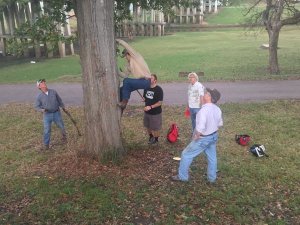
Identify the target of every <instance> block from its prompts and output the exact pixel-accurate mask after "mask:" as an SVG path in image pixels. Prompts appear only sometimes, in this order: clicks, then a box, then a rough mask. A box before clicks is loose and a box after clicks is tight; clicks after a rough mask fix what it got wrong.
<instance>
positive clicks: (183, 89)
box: [0, 80, 300, 105]
mask: <svg viewBox="0 0 300 225" xmlns="http://www.w3.org/2000/svg"><path fill="white" fill-rule="evenodd" d="M203 84H204V85H205V86H206V87H209V88H217V89H218V90H219V91H220V92H221V94H222V96H221V99H220V103H226V102H262V101H268V100H273V99H300V80H265V81H237V82H205V83H203ZM187 86H188V84H187V83H165V84H161V87H162V88H163V90H164V104H166V105H183V104H186V102H187ZM48 87H49V88H53V89H55V90H57V92H58V93H59V94H60V96H61V97H62V99H63V101H64V103H65V104H66V105H82V101H83V100H82V99H83V97H82V87H81V84H79V83H71V84H70V83H48ZM38 93H39V90H38V89H37V88H36V86H35V84H7V85H0V104H6V103H12V102H17V103H33V102H34V101H35V98H36V96H37V94H38ZM130 104H141V98H140V96H139V95H138V94H137V92H134V93H133V94H132V97H131V99H130Z"/></svg>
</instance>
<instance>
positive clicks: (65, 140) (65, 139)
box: [61, 135, 67, 144]
mask: <svg viewBox="0 0 300 225" xmlns="http://www.w3.org/2000/svg"><path fill="white" fill-rule="evenodd" d="M61 141H62V143H64V144H65V143H67V136H66V135H63V136H62V138H61Z"/></svg>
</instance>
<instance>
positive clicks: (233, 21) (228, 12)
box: [204, 7, 246, 25]
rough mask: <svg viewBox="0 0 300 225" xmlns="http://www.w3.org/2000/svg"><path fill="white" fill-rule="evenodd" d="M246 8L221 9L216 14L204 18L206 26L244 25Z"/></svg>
mask: <svg viewBox="0 0 300 225" xmlns="http://www.w3.org/2000/svg"><path fill="white" fill-rule="evenodd" d="M245 13H246V7H221V8H220V9H219V12H218V13H217V14H215V13H211V14H207V15H206V16H205V19H204V20H205V22H207V24H208V25H239V24H244V23H245V17H244V14H245Z"/></svg>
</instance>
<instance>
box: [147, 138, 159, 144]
mask: <svg viewBox="0 0 300 225" xmlns="http://www.w3.org/2000/svg"><path fill="white" fill-rule="evenodd" d="M148 144H150V145H154V144H158V140H156V139H155V137H153V138H152V139H151V140H150V141H149V142H148Z"/></svg>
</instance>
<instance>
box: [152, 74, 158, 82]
mask: <svg viewBox="0 0 300 225" xmlns="http://www.w3.org/2000/svg"><path fill="white" fill-rule="evenodd" d="M151 76H153V77H154V79H155V80H156V81H157V76H156V74H154V73H152V74H151Z"/></svg>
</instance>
